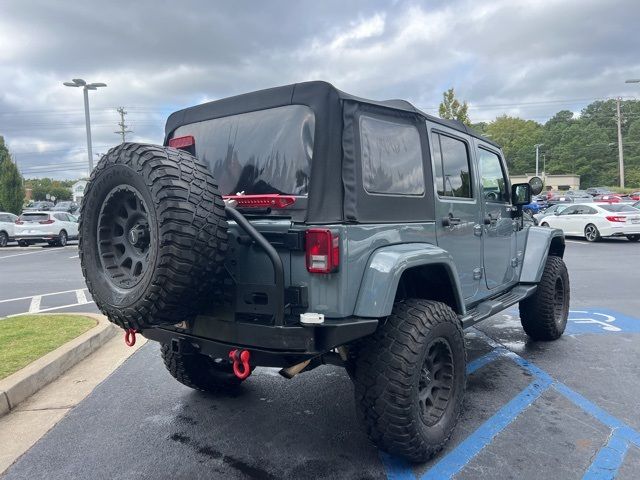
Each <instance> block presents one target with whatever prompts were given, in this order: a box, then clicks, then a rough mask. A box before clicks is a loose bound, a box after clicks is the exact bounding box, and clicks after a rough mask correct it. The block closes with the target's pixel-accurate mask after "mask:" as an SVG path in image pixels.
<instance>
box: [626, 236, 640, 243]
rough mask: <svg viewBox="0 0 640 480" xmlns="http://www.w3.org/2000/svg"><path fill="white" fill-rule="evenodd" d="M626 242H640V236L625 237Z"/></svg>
mask: <svg viewBox="0 0 640 480" xmlns="http://www.w3.org/2000/svg"><path fill="white" fill-rule="evenodd" d="M627 240H629V241H630V242H637V241H638V240H640V235H627Z"/></svg>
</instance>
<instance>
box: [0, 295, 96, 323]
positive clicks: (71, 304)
mask: <svg viewBox="0 0 640 480" xmlns="http://www.w3.org/2000/svg"><path fill="white" fill-rule="evenodd" d="M89 303H93V300H89V301H88V302H87V303H70V304H68V305H60V306H59V307H51V308H43V309H42V310H38V311H37V312H22V313H14V314H13V315H7V316H6V317H2V318H11V317H17V316H19V315H25V314H26V313H44V312H51V311H52V310H60V309H61V308H70V307H77V306H79V305H87V304H89ZM2 318H0V321H1V320H2Z"/></svg>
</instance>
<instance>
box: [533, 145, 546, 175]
mask: <svg viewBox="0 0 640 480" xmlns="http://www.w3.org/2000/svg"><path fill="white" fill-rule="evenodd" d="M543 145H544V143H536V144H535V145H534V147H536V177H537V176H538V170H539V168H538V165H539V164H540V162H539V161H540V147H542V146H543Z"/></svg>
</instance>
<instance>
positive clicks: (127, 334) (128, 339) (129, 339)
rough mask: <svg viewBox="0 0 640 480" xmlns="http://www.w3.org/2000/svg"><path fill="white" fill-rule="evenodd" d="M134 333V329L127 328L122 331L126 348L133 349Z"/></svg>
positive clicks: (135, 331)
mask: <svg viewBox="0 0 640 480" xmlns="http://www.w3.org/2000/svg"><path fill="white" fill-rule="evenodd" d="M136 333H138V330H136V329H135V328H127V329H126V330H125V331H124V343H125V344H126V345H127V347H133V346H134V345H135V344H136Z"/></svg>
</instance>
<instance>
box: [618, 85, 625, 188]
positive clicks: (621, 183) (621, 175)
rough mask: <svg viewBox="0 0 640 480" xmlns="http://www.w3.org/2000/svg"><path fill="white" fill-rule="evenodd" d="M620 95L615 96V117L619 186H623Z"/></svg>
mask: <svg viewBox="0 0 640 480" xmlns="http://www.w3.org/2000/svg"><path fill="white" fill-rule="evenodd" d="M620 100H622V99H621V98H620V97H618V98H616V119H617V120H618V163H619V165H620V188H624V152H623V150H622V116H621V115H620Z"/></svg>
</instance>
